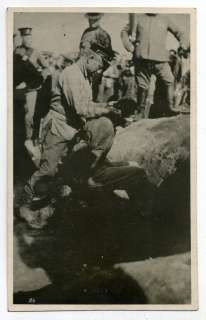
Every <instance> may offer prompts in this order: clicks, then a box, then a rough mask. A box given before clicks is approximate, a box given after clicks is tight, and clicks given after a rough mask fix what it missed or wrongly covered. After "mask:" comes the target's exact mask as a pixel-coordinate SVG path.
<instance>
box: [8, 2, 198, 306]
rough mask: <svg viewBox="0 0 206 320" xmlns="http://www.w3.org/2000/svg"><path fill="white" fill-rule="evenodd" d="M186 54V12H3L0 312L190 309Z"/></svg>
mask: <svg viewBox="0 0 206 320" xmlns="http://www.w3.org/2000/svg"><path fill="white" fill-rule="evenodd" d="M97 11H98V12H97ZM195 50H196V49H195V12H194V10H192V9H174V8H173V9H166V8H155V9H154V8H146V9H145V8H144V9H143V8H141V9H138V8H127V9H126V8H124V9H121V8H116V9H114V8H113V9H111V8H89V9H88V8H87V9H85V8H78V9H77V8H62V9H55V8H52V9H51V8H35V9H34V8H18V9H17V8H13V9H9V10H8V102H9V143H8V154H9V159H10V160H9V161H10V162H9V170H8V186H9V188H8V265H9V268H8V294H9V310H11V311H20V310H25V311H26V310H28V311H38V310H103V309H104V310H157V309H158V310H166V309H167V310H194V309H196V308H197V274H196V270H197V259H196V189H195V185H196V151H195V118H196V111H195V109H196V106H195V103H196V100H195V64H196V60H195V57H196V55H195V54H196V52H195Z"/></svg>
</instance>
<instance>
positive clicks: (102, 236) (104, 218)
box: [14, 162, 190, 304]
mask: <svg viewBox="0 0 206 320" xmlns="http://www.w3.org/2000/svg"><path fill="white" fill-rule="evenodd" d="M189 172H190V164H189V162H185V163H184V164H182V165H181V166H180V167H179V169H178V170H177V172H176V173H175V174H174V175H173V176H171V177H169V178H168V179H167V180H166V181H165V182H164V183H163V184H162V185H161V186H160V188H159V190H158V193H157V195H156V199H155V205H154V208H153V212H151V216H148V217H143V216H141V215H140V213H139V212H138V211H137V209H136V208H135V207H131V206H130V202H129V201H126V200H120V199H119V198H117V197H115V196H112V195H108V194H91V195H90V199H89V201H88V203H89V205H87V206H84V204H83V203H80V201H79V200H77V199H75V198H74V197H73V199H71V200H67V201H65V202H61V203H60V204H59V205H58V207H57V208H56V212H55V215H54V216H53V217H52V218H51V220H50V221H49V223H48V225H47V227H46V228H44V229H42V230H32V229H30V228H29V227H28V226H27V225H26V224H25V223H23V222H22V221H20V220H18V218H17V219H16V220H15V228H14V230H15V235H16V237H17V239H18V248H19V255H20V258H21V259H22V261H23V262H24V263H25V264H26V265H27V266H29V267H30V268H37V267H41V268H43V269H44V270H45V271H46V273H47V274H48V276H49V278H50V279H51V282H52V284H51V285H50V286H47V287H45V288H43V289H40V290H38V291H36V292H29V293H16V294H15V295H14V303H28V298H29V297H35V299H34V301H35V302H34V303H43V304H45V303H46V304H47V303H58V304H65V303H92V304H98V303H112V304H118V303H146V298H145V296H144V293H143V292H142V290H141V288H139V287H138V285H137V283H134V282H133V281H132V280H131V279H130V280H129V279H128V278H127V276H125V275H124V276H123V275H121V274H117V273H116V272H115V273H114V274H113V273H111V272H110V270H111V267H112V266H113V265H114V264H115V263H119V262H126V261H138V260H144V259H147V258H149V257H153V258H154V257H159V256H168V255H173V254H177V253H182V252H186V251H190V190H189V186H190V174H189ZM25 235H28V236H30V237H32V239H33V242H32V244H29V245H28V244H27V243H26V242H25V237H24V236H25ZM105 270H107V271H105ZM118 272H119V271H118ZM97 273H98V274H99V273H100V276H98V278H95V274H97ZM102 274H103V275H104V276H102ZM99 279H100V280H99ZM118 279H119V280H118ZM114 284H115V285H114ZM115 288H116V289H115Z"/></svg>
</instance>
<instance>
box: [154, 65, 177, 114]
mask: <svg viewBox="0 0 206 320" xmlns="http://www.w3.org/2000/svg"><path fill="white" fill-rule="evenodd" d="M154 69H155V74H156V76H157V78H159V80H160V81H161V84H162V86H163V87H164V90H165V98H166V112H167V114H168V115H172V114H173V111H172V109H173V105H174V102H173V101H174V76H173V74H172V70H171V68H170V66H169V63H167V62H163V63H156V64H155V68H154Z"/></svg>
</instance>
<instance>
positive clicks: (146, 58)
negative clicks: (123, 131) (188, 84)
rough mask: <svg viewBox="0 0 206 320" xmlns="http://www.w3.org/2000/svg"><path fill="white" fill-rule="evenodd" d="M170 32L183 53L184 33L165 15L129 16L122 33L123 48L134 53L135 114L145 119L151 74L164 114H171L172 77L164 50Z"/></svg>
mask: <svg viewBox="0 0 206 320" xmlns="http://www.w3.org/2000/svg"><path fill="white" fill-rule="evenodd" d="M168 31H169V32H171V33H172V34H173V35H174V36H175V38H176V39H177V40H178V41H179V42H180V46H181V47H182V48H183V50H186V43H185V40H184V39H183V34H182V32H180V30H179V29H178V28H177V26H176V25H175V24H173V23H172V22H171V21H170V19H169V18H168V17H167V16H165V15H160V14H153V13H146V14H130V17H129V23H128V25H127V26H126V27H125V28H124V29H123V30H122V32H121V39H122V43H123V45H124V47H125V49H126V50H127V51H129V52H132V53H133V58H134V62H135V76H136V81H137V85H138V111H139V112H140V113H141V115H142V117H145V106H146V100H147V94H148V89H149V85H150V78H151V75H152V74H154V75H155V76H156V78H157V80H158V81H159V83H160V84H161V86H162V87H163V89H164V92H165V97H166V112H167V114H168V115H174V114H175V112H174V111H173V110H172V108H173V96H174V94H173V91H174V90H173V86H174V76H173V74H172V71H171V68H170V66H169V63H168V61H169V54H168V51H167V50H166V42H167V33H168Z"/></svg>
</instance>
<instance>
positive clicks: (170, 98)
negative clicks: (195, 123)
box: [166, 84, 180, 117]
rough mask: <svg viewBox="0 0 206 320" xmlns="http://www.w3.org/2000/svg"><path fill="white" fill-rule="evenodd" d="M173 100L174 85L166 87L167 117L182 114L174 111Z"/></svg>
mask: <svg viewBox="0 0 206 320" xmlns="http://www.w3.org/2000/svg"><path fill="white" fill-rule="evenodd" d="M173 98H174V88H173V84H170V85H168V86H166V115H167V116H169V117H172V116H176V115H178V114H179V113H180V112H179V111H175V110H174V109H173V107H174V103H173Z"/></svg>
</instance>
